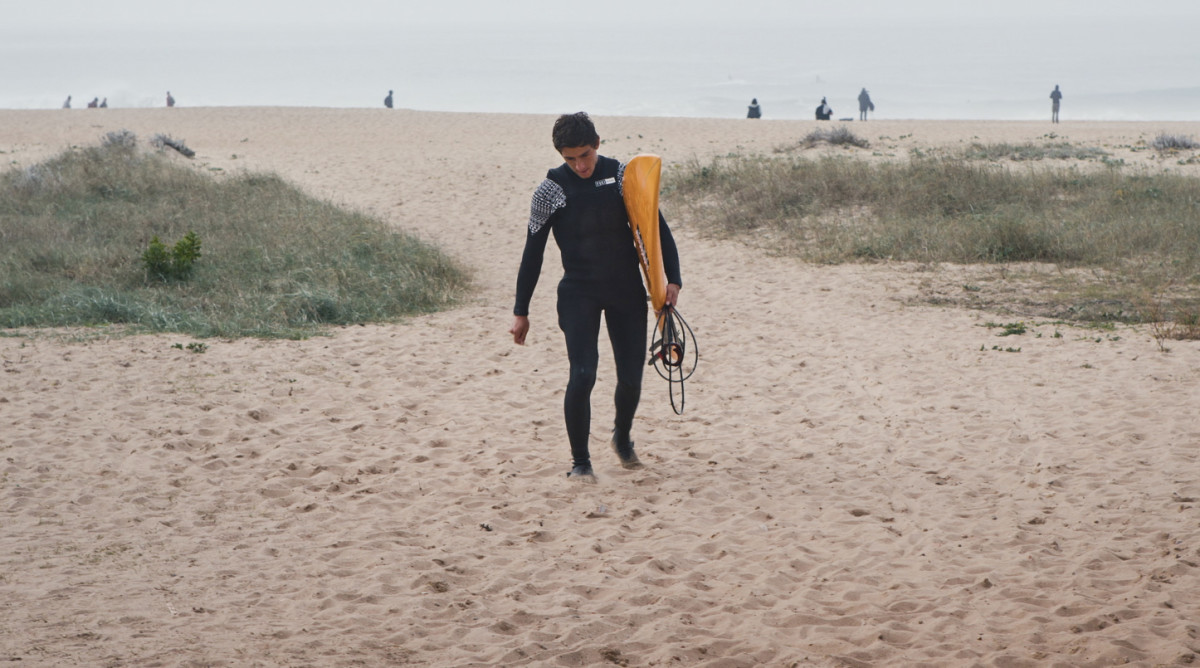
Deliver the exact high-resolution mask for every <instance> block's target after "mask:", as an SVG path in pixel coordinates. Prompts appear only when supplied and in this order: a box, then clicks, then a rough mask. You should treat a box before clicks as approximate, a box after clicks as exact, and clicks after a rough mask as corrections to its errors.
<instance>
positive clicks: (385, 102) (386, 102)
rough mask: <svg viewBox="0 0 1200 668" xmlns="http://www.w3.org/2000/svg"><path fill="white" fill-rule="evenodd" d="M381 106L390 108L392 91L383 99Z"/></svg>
mask: <svg viewBox="0 0 1200 668" xmlns="http://www.w3.org/2000/svg"><path fill="white" fill-rule="evenodd" d="M383 106H385V107H387V108H388V109H391V108H392V91H390V90H389V91H388V96H387V97H385V98H383Z"/></svg>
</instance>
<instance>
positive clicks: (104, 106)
mask: <svg viewBox="0 0 1200 668" xmlns="http://www.w3.org/2000/svg"><path fill="white" fill-rule="evenodd" d="M100 108H101V109H108V98H107V97H106V98H104V100H102V101H101V102H100Z"/></svg>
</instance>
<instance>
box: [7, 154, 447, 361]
mask: <svg viewBox="0 0 1200 668" xmlns="http://www.w3.org/2000/svg"><path fill="white" fill-rule="evenodd" d="M176 162H178V159H175V160H173V159H172V158H171V157H169V156H168V155H165V154H163V153H162V152H161V151H159V152H156V151H153V150H149V149H142V148H140V147H139V146H138V145H137V140H136V138H135V137H134V136H133V135H132V134H130V133H128V132H119V133H110V134H109V135H107V136H106V137H105V138H104V140H103V141H102V142H101V143H100V145H98V146H94V147H86V148H75V149H71V150H68V151H66V152H64V153H62V154H60V155H58V156H56V157H54V158H52V159H50V160H47V161H46V162H44V163H41V164H38V165H35V166H33V167H29V168H25V169H13V170H10V171H8V172H6V173H4V174H2V175H0V327H4V328H30V327H35V328H36V327H77V326H87V327H90V326H102V325H116V326H119V327H118V328H117V329H122V330H126V331H132V332H179V333H186V334H191V335H193V336H196V337H213V336H218V337H245V336H250V337H263V338H301V337H306V336H310V335H313V334H318V333H321V332H322V331H323V330H324V329H326V328H327V327H328V326H330V325H346V324H359V323H370V322H393V321H396V320H399V319H402V318H404V317H407V316H411V315H415V314H420V313H428V312H431V311H436V310H439V309H444V308H448V307H451V306H453V305H455V304H456V303H457V302H458V300H460V299H461V298H462V297H463V296H465V295H466V294H467V292H468V291H469V289H470V277H469V274H468V271H467V270H466V269H465V268H463V267H461V266H459V265H458V264H457V263H455V262H454V261H453V260H451V259H450V258H448V257H447V256H445V255H444V254H443V253H441V252H440V251H439V250H438V249H437V248H435V247H434V246H432V245H430V244H428V243H426V242H424V241H422V240H420V239H417V238H416V237H413V236H411V235H408V234H404V233H401V232H398V231H396V230H395V229H393V228H391V227H389V226H388V225H386V224H385V223H383V222H381V221H379V220H376V219H373V218H371V217H369V216H366V215H363V214H361V213H357V212H352V211H347V210H345V209H342V208H339V207H337V206H334V205H332V204H330V203H328V202H323V201H319V200H316V199H314V198H312V197H309V196H307V195H305V194H304V193H302V192H300V191H299V190H298V189H297V188H295V187H293V186H292V185H290V184H288V183H286V182H284V181H283V180H282V179H281V178H279V177H278V176H276V175H273V174H255V173H247V174H240V175H229V176H219V177H218V176H211V175H207V174H202V173H199V172H197V171H196V170H195V169H193V168H191V167H189V166H186V165H180V164H176ZM189 233H191V234H192V240H193V243H194V242H196V241H198V243H199V247H198V249H197V248H191V249H187V248H185V249H184V250H185V251H189V250H190V252H192V253H195V252H196V251H198V252H199V256H198V257H193V258H191V259H192V262H191V263H190V266H189V267H187V269H186V270H183V271H178V272H176V271H165V272H164V271H153V270H151V268H150V266H151V265H149V264H148V263H147V262H146V261H144V259H143V258H144V256H145V255H146V254H147V251H148V250H151V253H150V254H151V255H154V253H155V252H160V257H158V260H159V261H160V262H161V261H163V257H161V251H163V250H164V249H165V251H166V252H167V253H168V256H167V259H168V260H169V254H170V252H171V251H172V250H174V249H175V248H176V247H177V245H179V244H180V243H181V242H183V244H184V246H186V245H187V242H186V241H185V239H186V238H187V236H188V235H189ZM156 237H157V238H158V239H159V240H160V242H161V247H160V248H159V249H158V251H154V250H153V244H152V242H153V240H154V239H155V238H156ZM163 266H169V265H163ZM160 268H161V267H160Z"/></svg>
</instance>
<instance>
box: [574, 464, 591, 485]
mask: <svg viewBox="0 0 1200 668" xmlns="http://www.w3.org/2000/svg"><path fill="white" fill-rule="evenodd" d="M567 478H569V479H570V480H571V481H572V482H584V483H587V484H589V485H595V484H596V474H595V473H592V465H591V464H580V465H578V466H576V467H575V468H573V469H571V472H570V473H568V474H567Z"/></svg>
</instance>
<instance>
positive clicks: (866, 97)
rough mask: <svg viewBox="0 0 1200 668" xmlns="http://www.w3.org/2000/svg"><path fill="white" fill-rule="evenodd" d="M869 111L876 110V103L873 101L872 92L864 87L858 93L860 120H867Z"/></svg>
mask: <svg viewBox="0 0 1200 668" xmlns="http://www.w3.org/2000/svg"><path fill="white" fill-rule="evenodd" d="M868 111H875V103H874V102H872V101H871V94H870V93H868V92H867V89H866V88H864V89H862V92H861V93H859V94H858V120H860V121H865V120H867V112H868Z"/></svg>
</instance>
